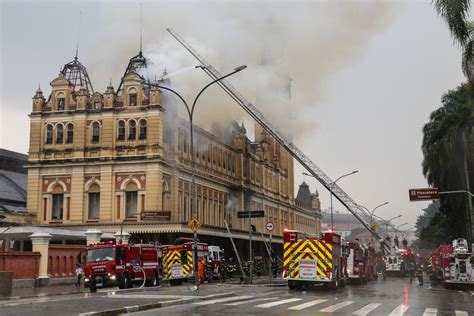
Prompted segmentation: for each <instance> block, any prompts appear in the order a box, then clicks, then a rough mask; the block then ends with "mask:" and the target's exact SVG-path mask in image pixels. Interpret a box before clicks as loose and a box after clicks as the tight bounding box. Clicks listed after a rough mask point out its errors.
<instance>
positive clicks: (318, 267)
mask: <svg viewBox="0 0 474 316" xmlns="http://www.w3.org/2000/svg"><path fill="white" fill-rule="evenodd" d="M283 241H284V246H283V247H284V248H283V255H284V263H283V270H284V271H283V276H284V278H286V279H287V280H288V286H289V288H290V289H295V288H302V287H308V286H312V285H315V284H326V285H330V286H332V287H335V288H337V287H339V286H343V285H344V284H345V277H344V271H345V270H346V264H347V260H346V254H345V251H344V250H345V249H343V247H342V245H341V236H340V235H338V234H336V233H334V232H332V231H328V232H325V233H323V234H322V235H321V236H320V237H319V238H317V237H314V236H310V235H307V234H305V233H302V232H299V231H296V230H287V229H285V230H284V232H283Z"/></svg>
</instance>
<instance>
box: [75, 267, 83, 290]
mask: <svg viewBox="0 0 474 316" xmlns="http://www.w3.org/2000/svg"><path fill="white" fill-rule="evenodd" d="M83 275H84V270H82V268H81V265H80V264H79V263H78V264H76V276H77V281H76V287H77V288H78V289H79V288H80V287H81V279H82V276H83Z"/></svg>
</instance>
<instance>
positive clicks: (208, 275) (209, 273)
mask: <svg viewBox="0 0 474 316" xmlns="http://www.w3.org/2000/svg"><path fill="white" fill-rule="evenodd" d="M213 276H214V267H213V266H212V261H211V259H208V260H207V261H206V279H207V283H211V282H212V278H213Z"/></svg>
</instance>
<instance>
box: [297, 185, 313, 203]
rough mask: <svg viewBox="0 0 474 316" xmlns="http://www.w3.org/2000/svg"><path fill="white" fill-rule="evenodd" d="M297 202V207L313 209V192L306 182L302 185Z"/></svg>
mask: <svg viewBox="0 0 474 316" xmlns="http://www.w3.org/2000/svg"><path fill="white" fill-rule="evenodd" d="M295 202H296V205H298V206H301V207H303V208H306V209H309V210H310V209H311V208H312V207H313V203H312V202H311V191H310V190H309V186H308V185H307V184H306V182H304V181H303V183H301V184H300V188H299V189H298V195H297V196H296V200H295Z"/></svg>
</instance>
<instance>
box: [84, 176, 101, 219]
mask: <svg viewBox="0 0 474 316" xmlns="http://www.w3.org/2000/svg"><path fill="white" fill-rule="evenodd" d="M87 195H88V198H89V209H88V218H89V219H98V218H99V209H100V187H99V186H98V185H97V184H96V183H94V184H92V185H91V186H90V187H89V190H88V193H87Z"/></svg>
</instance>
